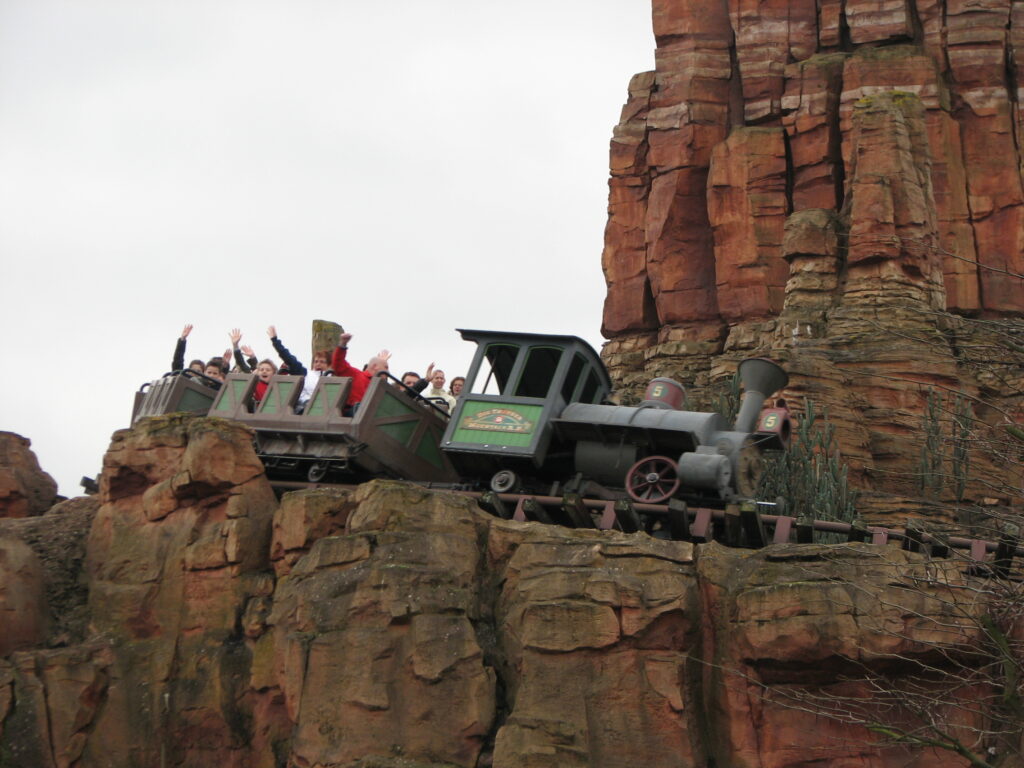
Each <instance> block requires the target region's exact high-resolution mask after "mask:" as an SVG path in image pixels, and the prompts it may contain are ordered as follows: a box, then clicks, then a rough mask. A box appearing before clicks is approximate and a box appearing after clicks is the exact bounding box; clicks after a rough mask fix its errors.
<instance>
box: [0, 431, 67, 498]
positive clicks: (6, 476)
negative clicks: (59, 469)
mask: <svg viewBox="0 0 1024 768" xmlns="http://www.w3.org/2000/svg"><path fill="white" fill-rule="evenodd" d="M31 444H32V443H31V442H30V441H28V440H26V439H25V438H24V437H22V436H21V435H16V434H14V433H13V432H0V517H29V516H32V515H41V514H43V512H45V511H46V510H47V509H49V508H50V505H52V504H53V502H54V501H55V500H56V498H57V483H55V482H54V480H53V478H52V477H50V476H49V475H48V474H46V473H45V472H43V470H42V469H40V468H39V461H38V459H36V455H35V454H34V453H33V452H32V451H31V450H30V448H29V446H30V445H31Z"/></svg>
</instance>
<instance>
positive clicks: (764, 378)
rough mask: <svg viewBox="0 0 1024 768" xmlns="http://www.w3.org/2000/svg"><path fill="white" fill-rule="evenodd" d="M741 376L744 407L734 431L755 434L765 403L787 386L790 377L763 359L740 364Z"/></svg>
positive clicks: (769, 361) (745, 361)
mask: <svg viewBox="0 0 1024 768" xmlns="http://www.w3.org/2000/svg"><path fill="white" fill-rule="evenodd" d="M739 374H740V381H742V382H743V405H741V406H740V412H739V414H738V415H737V416H736V424H735V426H734V427H733V429H734V430H735V431H737V432H753V431H754V427H756V426H757V417H758V414H760V413H761V407H762V406H763V405H764V401H765V400H767V399H768V398H769V397H771V396H772V395H773V394H775V393H776V392H778V391H779V390H780V389H782V388H783V387H784V386H786V384H788V383H789V376H787V375H786V372H785V371H784V370H782V368H781V367H780V366H779V365H777V364H776V363H773V362H772V361H771V360H766V359H765V358H763V357H752V358H750V359H749V360H744V361H743V362H742V363H740V367H739Z"/></svg>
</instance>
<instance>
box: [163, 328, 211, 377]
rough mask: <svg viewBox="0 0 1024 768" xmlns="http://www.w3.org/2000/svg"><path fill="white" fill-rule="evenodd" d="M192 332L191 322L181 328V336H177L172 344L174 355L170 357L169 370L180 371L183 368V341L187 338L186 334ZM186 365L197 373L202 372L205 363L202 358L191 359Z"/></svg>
mask: <svg viewBox="0 0 1024 768" xmlns="http://www.w3.org/2000/svg"><path fill="white" fill-rule="evenodd" d="M190 333H192V324H191V323H189V324H186V325H185V327H184V328H182V329H181V336H180V337H179V338H178V343H177V344H175V345H174V357H173V358H172V359H171V370H172V371H180V370H183V369H184V368H185V342H186V340H187V339H188V335H189V334H190ZM188 367H189V368H191V369H192V370H193V371H196V372H197V373H202V372H203V369H204V368H206V364H205V363H203V361H202V360H192V361H191V362H190V363H189V364H188Z"/></svg>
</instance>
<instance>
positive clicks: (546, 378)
mask: <svg viewBox="0 0 1024 768" xmlns="http://www.w3.org/2000/svg"><path fill="white" fill-rule="evenodd" d="M561 359H562V348H561V347H530V349H529V352H528V353H527V358H526V365H524V366H523V372H522V374H521V375H520V376H519V386H517V387H516V397H536V398H544V397H547V396H548V389H550V388H551V384H552V382H553V381H554V378H555V371H557V370H558V362H559V361H560V360H561Z"/></svg>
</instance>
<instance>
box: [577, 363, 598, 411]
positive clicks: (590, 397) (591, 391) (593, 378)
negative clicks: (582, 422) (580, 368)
mask: <svg viewBox="0 0 1024 768" xmlns="http://www.w3.org/2000/svg"><path fill="white" fill-rule="evenodd" d="M600 397H601V380H600V379H599V378H598V376H597V371H595V370H593V369H591V370H590V372H589V374H588V375H587V380H586V382H585V383H584V384H583V391H582V392H580V402H581V403H593V402H595V401H596V400H599V399H600Z"/></svg>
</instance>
